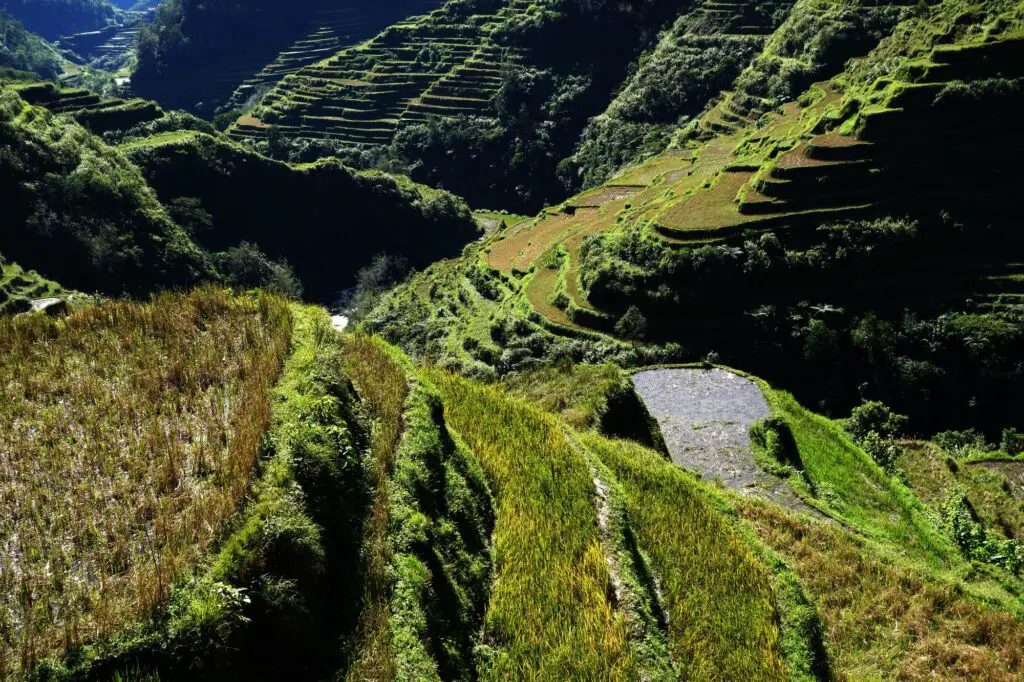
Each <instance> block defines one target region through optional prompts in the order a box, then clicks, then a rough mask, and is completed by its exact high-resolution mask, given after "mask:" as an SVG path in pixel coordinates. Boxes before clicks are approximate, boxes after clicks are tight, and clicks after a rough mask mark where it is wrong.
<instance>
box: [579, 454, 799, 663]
mask: <svg viewBox="0 0 1024 682" xmlns="http://www.w3.org/2000/svg"><path fill="white" fill-rule="evenodd" d="M580 438H581V441H582V442H583V443H584V445H585V446H586V447H587V448H589V449H590V450H592V451H593V452H594V453H595V454H596V455H597V456H598V457H599V458H600V460H601V461H602V462H604V464H605V465H607V466H608V468H609V469H610V470H611V471H612V472H613V474H614V475H615V478H616V479H617V480H618V482H619V483H620V484H621V486H622V488H623V490H624V492H625V493H626V497H627V499H628V503H627V509H628V513H629V519H630V523H631V525H632V527H633V529H634V531H635V533H636V537H637V541H638V543H639V546H640V548H641V549H642V550H643V551H644V552H645V553H646V554H647V556H648V557H649V558H650V563H651V566H652V568H653V570H654V573H655V575H656V576H657V578H658V584H659V586H660V592H661V594H662V599H663V600H664V603H665V606H666V609H667V611H668V634H669V646H670V648H671V651H672V654H673V657H674V659H675V661H677V662H678V665H679V666H680V668H681V670H682V671H683V677H684V678H685V679H694V680H741V679H744V680H782V679H786V677H787V674H786V664H785V662H784V660H783V657H782V654H781V650H780V631H779V624H778V614H777V612H776V608H775V597H774V595H773V591H772V576H771V573H770V571H769V570H768V569H767V568H766V567H765V566H764V565H763V564H762V563H761V562H760V561H759V560H758V559H757V558H756V557H755V555H754V554H753V553H752V552H751V550H750V548H749V547H748V546H747V545H746V544H745V542H744V541H743V540H742V539H741V538H738V537H737V536H736V535H735V534H734V533H733V532H732V531H731V530H730V528H729V524H728V523H727V522H726V521H725V520H724V519H723V518H722V517H721V515H720V513H719V512H718V511H717V510H715V509H714V508H713V507H712V506H711V505H710V504H708V503H707V502H706V501H705V499H704V494H703V493H702V492H701V490H700V487H699V485H698V484H697V483H696V482H695V481H694V480H693V478H692V477H691V476H690V475H688V474H687V473H685V472H684V471H683V470H681V469H679V468H678V467H676V466H673V465H672V464H671V463H670V462H667V461H666V460H665V459H664V458H663V457H662V456H661V455H659V454H658V453H656V452H654V451H653V450H648V449H646V448H643V447H641V446H639V445H636V444H635V443H632V442H630V441H612V440H608V439H605V438H601V437H599V436H596V435H591V434H586V435H583V436H581V437H580Z"/></svg>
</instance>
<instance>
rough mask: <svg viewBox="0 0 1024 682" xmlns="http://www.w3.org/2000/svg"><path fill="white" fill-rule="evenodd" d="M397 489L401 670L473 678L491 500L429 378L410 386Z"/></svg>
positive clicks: (407, 675) (395, 563) (396, 608)
mask: <svg viewBox="0 0 1024 682" xmlns="http://www.w3.org/2000/svg"><path fill="white" fill-rule="evenodd" d="M404 424H405V428H404V431H403V435H402V441H401V443H400V445H399V447H398V452H397V457H396V461H395V471H394V476H393V478H392V485H391V490H390V498H391V510H392V524H391V531H390V532H391V543H392V548H393V560H392V566H391V576H392V579H393V587H392V590H391V603H390V630H391V642H392V655H393V657H394V660H395V671H396V677H397V679H403V680H404V679H417V680H426V679H445V680H456V679H457V680H470V679H473V678H474V677H475V667H476V661H475V654H474V647H475V645H476V643H477V637H478V635H479V631H480V625H481V623H482V620H483V615H484V610H485V608H486V605H487V597H488V595H489V589H490V572H491V552H490V550H491V542H490V534H491V531H492V529H493V526H494V515H493V510H492V503H491V498H490V493H489V490H488V487H487V483H486V480H485V477H484V473H483V470H482V469H481V468H480V465H479V463H478V462H477V460H476V459H475V458H474V457H473V456H472V453H471V452H470V451H469V449H468V448H467V447H466V446H465V445H464V444H463V443H461V442H460V441H459V440H457V439H455V438H453V437H452V435H451V433H450V432H449V431H448V429H447V426H446V424H445V423H444V418H443V409H442V405H441V400H440V397H439V395H438V394H437V392H436V391H435V390H434V389H433V388H432V387H431V386H430V385H429V382H427V381H426V380H425V379H424V378H422V377H421V378H419V380H418V381H417V382H416V384H415V385H414V386H413V388H412V391H411V392H410V395H409V400H408V404H407V408H406V411H405V415H404Z"/></svg>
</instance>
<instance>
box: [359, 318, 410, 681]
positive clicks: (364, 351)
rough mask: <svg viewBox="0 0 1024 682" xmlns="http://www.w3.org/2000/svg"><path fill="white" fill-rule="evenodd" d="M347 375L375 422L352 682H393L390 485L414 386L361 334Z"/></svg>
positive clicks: (389, 357)
mask: <svg viewBox="0 0 1024 682" xmlns="http://www.w3.org/2000/svg"><path fill="white" fill-rule="evenodd" d="M345 372H346V373H347V374H348V375H349V377H351V378H352V381H353V382H354V383H355V385H356V389H357V390H358V391H359V396H360V398H362V400H363V401H365V402H366V403H367V404H368V406H369V408H370V410H371V413H372V416H373V418H374V424H373V437H372V441H371V443H370V480H371V482H372V485H373V502H372V506H371V507H370V513H369V515H368V516H367V518H366V523H365V525H364V527H363V581H364V594H363V610H362V612H361V613H360V616H359V652H358V655H357V658H356V661H355V663H354V664H353V666H352V669H351V670H350V671H349V673H348V679H350V680H359V681H363V680H392V679H394V678H395V674H396V669H395V663H394V660H393V658H392V655H391V639H390V628H389V627H388V604H389V597H390V594H389V591H390V588H391V580H390V576H389V569H390V566H391V539H390V537H389V536H388V531H389V529H390V525H391V510H390V505H389V498H388V485H389V482H390V480H391V474H392V470H393V469H394V462H395V448H396V447H398V442H399V439H400V438H401V436H402V410H403V408H404V406H405V399H406V396H407V395H408V394H409V383H408V380H407V378H406V376H405V371H404V370H403V369H402V366H401V365H400V364H399V363H398V361H397V360H396V359H395V358H394V357H393V356H392V354H391V353H390V352H389V350H388V349H387V348H386V347H385V346H384V345H383V343H381V342H380V341H377V340H375V339H374V338H373V337H372V336H369V335H366V334H355V335H353V336H350V337H348V338H347V339H346V342H345Z"/></svg>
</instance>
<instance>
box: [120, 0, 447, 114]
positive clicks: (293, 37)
mask: <svg viewBox="0 0 1024 682" xmlns="http://www.w3.org/2000/svg"><path fill="white" fill-rule="evenodd" d="M438 2H439V0H436V1H435V0H399V1H397V2H386V3H381V2H371V1H369V0H345V1H344V2H341V3H338V2H328V1H327V0H300V1H299V2H291V3H283V2H281V1H280V0H259V1H258V2H252V3H246V4H245V5H239V4H237V3H232V2H225V1H222V0H218V1H216V2H197V1H196V0H171V1H170V2H167V3H165V4H163V5H161V6H160V7H159V8H158V10H157V15H156V18H155V20H154V21H153V22H152V23H150V24H148V25H147V26H145V27H144V28H143V29H142V32H141V34H140V38H139V50H138V57H139V60H138V65H137V67H136V69H135V73H134V75H133V81H132V82H133V86H134V87H135V88H136V90H137V92H138V93H139V94H141V95H142V96H144V97H148V98H151V99H155V100H157V101H158V102H160V103H161V104H164V105H166V106H169V107H172V108H179V109H186V110H188V111H191V112H193V113H196V114H199V115H203V116H207V117H212V116H213V114H214V113H215V112H216V110H217V108H218V107H219V106H221V105H222V104H225V103H226V102H227V101H228V100H229V99H230V98H231V97H232V93H233V92H235V90H236V89H237V88H240V87H241V86H243V85H249V86H253V87H257V86H263V85H265V84H272V83H273V82H275V81H276V79H278V78H280V77H281V76H282V75H284V73H287V72H288V71H289V70H291V68H292V67H293V66H295V65H297V64H299V63H304V62H306V61H308V60H309V58H311V57H316V56H318V55H321V54H322V53H323V51H324V50H325V49H334V50H336V49H338V47H339V46H342V45H350V44H353V43H357V42H359V41H360V40H364V39H365V38H368V37H369V36H371V35H373V34H374V33H376V32H377V31H379V30H381V29H382V28H384V27H385V26H387V25H388V24H391V23H393V22H396V21H399V20H401V19H403V18H404V17H406V16H408V15H410V14H413V13H415V12H420V11H423V10H424V9H427V8H430V7H432V6H436V5H437V3H438ZM275 61H279V62H280V65H279V67H269V66H267V65H269V64H271V63H272V62H275ZM279 72H280V73H279ZM244 98H245V95H239V99H244Z"/></svg>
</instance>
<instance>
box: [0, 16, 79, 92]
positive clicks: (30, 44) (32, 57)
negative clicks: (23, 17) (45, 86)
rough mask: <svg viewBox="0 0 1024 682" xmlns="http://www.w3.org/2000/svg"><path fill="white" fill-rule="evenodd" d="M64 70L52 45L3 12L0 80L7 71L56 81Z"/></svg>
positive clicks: (60, 59)
mask: <svg viewBox="0 0 1024 682" xmlns="http://www.w3.org/2000/svg"><path fill="white" fill-rule="evenodd" d="M63 70H64V69H63V59H62V58H61V56H60V55H59V54H58V52H57V50H56V49H55V48H54V47H53V46H52V45H50V44H49V43H47V42H46V41H45V40H43V39H42V38H40V37H39V36H37V35H35V34H33V33H30V32H29V31H27V30H26V29H25V27H24V26H23V25H22V24H21V22H20V21H18V20H17V19H15V18H14V17H12V16H11V15H9V14H5V13H4V12H3V11H2V10H0V78H3V77H4V73H5V72H7V73H8V74H9V75H10V74H12V73H13V72H22V73H25V74H31V77H34V78H42V79H44V80H53V79H56V78H57V76H59V75H60V74H61V72H62V71H63Z"/></svg>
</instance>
